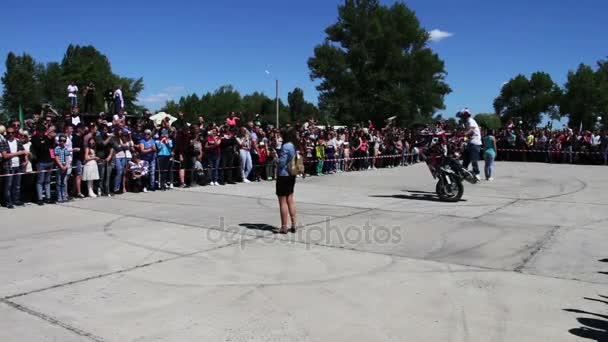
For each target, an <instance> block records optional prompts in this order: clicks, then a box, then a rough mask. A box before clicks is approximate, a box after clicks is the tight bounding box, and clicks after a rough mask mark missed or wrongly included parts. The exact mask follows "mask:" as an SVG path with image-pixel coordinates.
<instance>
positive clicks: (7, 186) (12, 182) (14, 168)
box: [0, 127, 29, 209]
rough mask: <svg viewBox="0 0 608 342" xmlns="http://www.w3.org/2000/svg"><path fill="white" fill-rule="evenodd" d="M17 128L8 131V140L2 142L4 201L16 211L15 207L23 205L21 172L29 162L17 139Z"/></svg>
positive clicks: (0, 149) (0, 148)
mask: <svg viewBox="0 0 608 342" xmlns="http://www.w3.org/2000/svg"><path fill="white" fill-rule="evenodd" d="M15 133H16V131H15V128H14V127H9V128H8V129H7V130H6V136H7V138H6V139H4V140H2V142H0V154H2V164H3V165H2V166H3V171H4V175H5V179H4V201H5V203H6V207H7V208H8V209H14V208H15V205H23V202H21V201H20V194H21V172H23V166H25V164H27V162H28V158H27V156H28V154H29V153H28V152H27V151H26V150H25V149H24V148H23V144H22V143H21V141H20V140H19V139H15Z"/></svg>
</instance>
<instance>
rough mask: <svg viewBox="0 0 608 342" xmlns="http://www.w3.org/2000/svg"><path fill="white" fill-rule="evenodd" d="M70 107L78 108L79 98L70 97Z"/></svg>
mask: <svg viewBox="0 0 608 342" xmlns="http://www.w3.org/2000/svg"><path fill="white" fill-rule="evenodd" d="M70 105H71V106H72V108H74V107H76V106H77V105H78V97H76V96H74V97H70Z"/></svg>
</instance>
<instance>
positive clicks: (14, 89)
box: [2, 52, 40, 115]
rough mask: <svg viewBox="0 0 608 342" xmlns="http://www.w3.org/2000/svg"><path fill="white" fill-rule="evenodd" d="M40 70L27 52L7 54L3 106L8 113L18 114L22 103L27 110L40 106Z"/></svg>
mask: <svg viewBox="0 0 608 342" xmlns="http://www.w3.org/2000/svg"><path fill="white" fill-rule="evenodd" d="M39 71H40V70H39V68H38V67H37V65H36V61H35V60H34V58H32V56H30V55H28V54H26V53H24V54H23V55H21V56H17V55H15V54H14V53H12V52H10V53H9V54H8V55H7V57H6V71H5V72H4V75H3V76H2V84H3V86H4V90H3V92H2V106H3V107H4V110H5V111H6V112H7V114H9V115H15V114H17V113H18V111H19V106H20V105H21V106H23V108H24V109H25V110H26V111H34V110H37V109H38V108H40V82H39V79H38V76H39Z"/></svg>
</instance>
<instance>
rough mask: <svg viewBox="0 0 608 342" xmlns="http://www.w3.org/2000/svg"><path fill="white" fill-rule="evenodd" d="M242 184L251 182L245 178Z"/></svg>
mask: <svg viewBox="0 0 608 342" xmlns="http://www.w3.org/2000/svg"><path fill="white" fill-rule="evenodd" d="M243 182H245V183H251V181H250V180H249V179H247V178H245V180H243Z"/></svg>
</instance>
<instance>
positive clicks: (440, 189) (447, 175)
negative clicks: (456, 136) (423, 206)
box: [422, 138, 478, 202]
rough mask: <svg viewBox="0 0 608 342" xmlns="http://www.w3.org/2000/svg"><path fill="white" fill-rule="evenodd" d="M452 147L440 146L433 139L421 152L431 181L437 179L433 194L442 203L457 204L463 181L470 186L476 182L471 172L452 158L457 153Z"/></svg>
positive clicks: (435, 139) (461, 193) (461, 192)
mask: <svg viewBox="0 0 608 342" xmlns="http://www.w3.org/2000/svg"><path fill="white" fill-rule="evenodd" d="M452 147H453V146H447V145H442V144H440V143H438V139H437V138H433V139H432V140H431V141H430V143H429V145H428V146H427V147H425V148H424V149H423V151H422V153H423V155H424V159H425V162H426V165H427V166H428V168H429V170H430V172H431V175H432V176H433V179H437V185H436V186H435V192H436V193H437V196H439V199H441V200H442V201H444V202H458V201H460V200H461V199H462V195H463V194H464V185H463V181H467V182H469V183H471V184H475V183H477V182H478V180H477V178H476V177H475V176H474V175H473V174H472V173H471V172H469V171H468V170H466V169H465V168H464V167H462V165H461V164H460V163H459V162H458V161H457V160H456V159H455V158H454V157H452V155H454V156H455V157H457V153H458V151H455V150H454V149H453V148H452Z"/></svg>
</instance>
